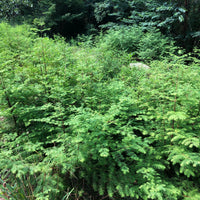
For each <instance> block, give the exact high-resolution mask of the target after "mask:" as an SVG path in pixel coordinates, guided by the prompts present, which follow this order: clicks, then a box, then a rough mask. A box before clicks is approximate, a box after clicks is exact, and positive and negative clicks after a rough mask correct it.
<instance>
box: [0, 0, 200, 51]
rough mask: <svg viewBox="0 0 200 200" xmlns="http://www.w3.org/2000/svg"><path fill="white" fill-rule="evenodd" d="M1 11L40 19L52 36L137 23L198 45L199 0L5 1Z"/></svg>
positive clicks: (190, 46) (18, 18) (21, 19)
mask: <svg viewBox="0 0 200 200" xmlns="http://www.w3.org/2000/svg"><path fill="white" fill-rule="evenodd" d="M0 10H1V13H0V18H1V19H6V20H9V21H11V22H17V23H22V22H24V21H25V22H28V23H31V24H35V25H37V26H38V22H40V23H42V24H43V26H44V27H45V28H46V29H48V30H49V31H48V34H49V35H51V36H52V35H53V34H55V33H56V34H57V33H59V34H61V35H62V36H65V37H69V36H76V35H77V34H80V33H87V34H91V33H92V34H94V33H95V34H96V33H97V30H99V29H103V30H105V29H109V28H111V27H113V26H116V25H117V26H118V25H123V26H125V25H128V26H132V25H133V24H134V25H135V24H137V25H140V27H142V28H143V30H147V29H149V28H150V29H152V28H154V29H159V30H160V31H161V32H162V33H164V34H165V35H167V36H170V37H173V38H174V40H176V41H177V43H178V44H179V46H182V47H184V48H185V49H187V51H191V50H192V49H193V47H194V46H196V45H199V37H200V21H199V20H198V19H199V17H200V12H199V10H200V1H198V0H184V1H183V0H174V1H171V0H168V1H164V0H146V1H143V0H123V1H122V0H101V1H100V0H73V1H72V0H42V1H36V0H29V1H27V0H12V1H11V0H4V1H1V2H0Z"/></svg>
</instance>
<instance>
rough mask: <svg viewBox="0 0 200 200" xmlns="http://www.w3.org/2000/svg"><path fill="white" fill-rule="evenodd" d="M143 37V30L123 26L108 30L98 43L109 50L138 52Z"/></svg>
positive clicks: (98, 39)
mask: <svg viewBox="0 0 200 200" xmlns="http://www.w3.org/2000/svg"><path fill="white" fill-rule="evenodd" d="M142 36H143V32H142V29H141V28H139V27H136V26H133V27H126V26H122V27H116V28H115V29H110V30H108V32H107V33H106V34H105V35H104V34H103V35H102V36H101V37H100V38H99V37H97V41H98V42H99V45H100V46H101V47H103V48H106V49H109V50H115V51H126V52H136V51H137V50H138V45H139V42H140V40H141V38H142Z"/></svg>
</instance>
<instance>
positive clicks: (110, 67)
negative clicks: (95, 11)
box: [0, 23, 200, 200]
mask: <svg viewBox="0 0 200 200" xmlns="http://www.w3.org/2000/svg"><path fill="white" fill-rule="evenodd" d="M36 32H37V33H39V35H40V36H41V35H42V36H43V37H39V36H38V34H37V33H36ZM199 56H200V53H199V50H198V49H197V48H196V49H194V51H193V52H192V53H189V54H185V53H184V49H180V48H178V47H176V46H175V45H174V41H173V40H171V39H170V38H167V37H166V36H163V35H162V34H161V33H160V32H159V31H158V30H156V29H150V30H148V31H147V30H146V31H144V29H143V28H142V27H138V26H137V25H134V26H131V27H124V28H121V27H115V28H113V29H109V31H107V32H105V33H102V34H99V35H98V36H87V37H86V36H83V37H79V38H78V39H76V40H70V42H66V41H65V39H64V38H62V37H60V36H54V37H53V38H49V37H47V36H45V34H44V32H42V31H41V30H38V29H37V30H36V28H33V27H32V26H29V25H21V26H11V25H8V24H7V23H1V24H0V116H1V118H0V175H1V177H0V181H1V185H0V187H1V192H0V195H1V196H2V197H4V198H5V199H7V198H10V199H12V200H26V199H27V200H34V199H37V200H56V199H63V200H66V199H70V200H78V199H79V200H81V199H82V200H86V199H87V200H89V199H91V200H92V199H94V200H100V199H113V200H122V199H123V200H134V199H140V200H154V199H155V200H183V199H185V200H189V199H190V200H198V199H200V193H199V190H200V188H199V186H200V156H199V155H200V138H199V137H200V135H199V134H200V133H199V131H200V82H199V80H200V68H199V65H200V60H199ZM138 59H139V60H140V61H141V62H144V63H145V64H148V65H149V66H150V69H143V68H141V69H137V68H133V67H132V68H131V67H130V63H134V62H137V61H136V60H138Z"/></svg>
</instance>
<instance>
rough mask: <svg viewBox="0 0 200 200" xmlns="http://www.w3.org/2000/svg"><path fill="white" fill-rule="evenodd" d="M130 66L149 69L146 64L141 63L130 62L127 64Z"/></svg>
mask: <svg viewBox="0 0 200 200" xmlns="http://www.w3.org/2000/svg"><path fill="white" fill-rule="evenodd" d="M129 67H130V68H137V69H145V70H147V69H150V67H149V66H148V65H145V64H143V63H130V64H129Z"/></svg>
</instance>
